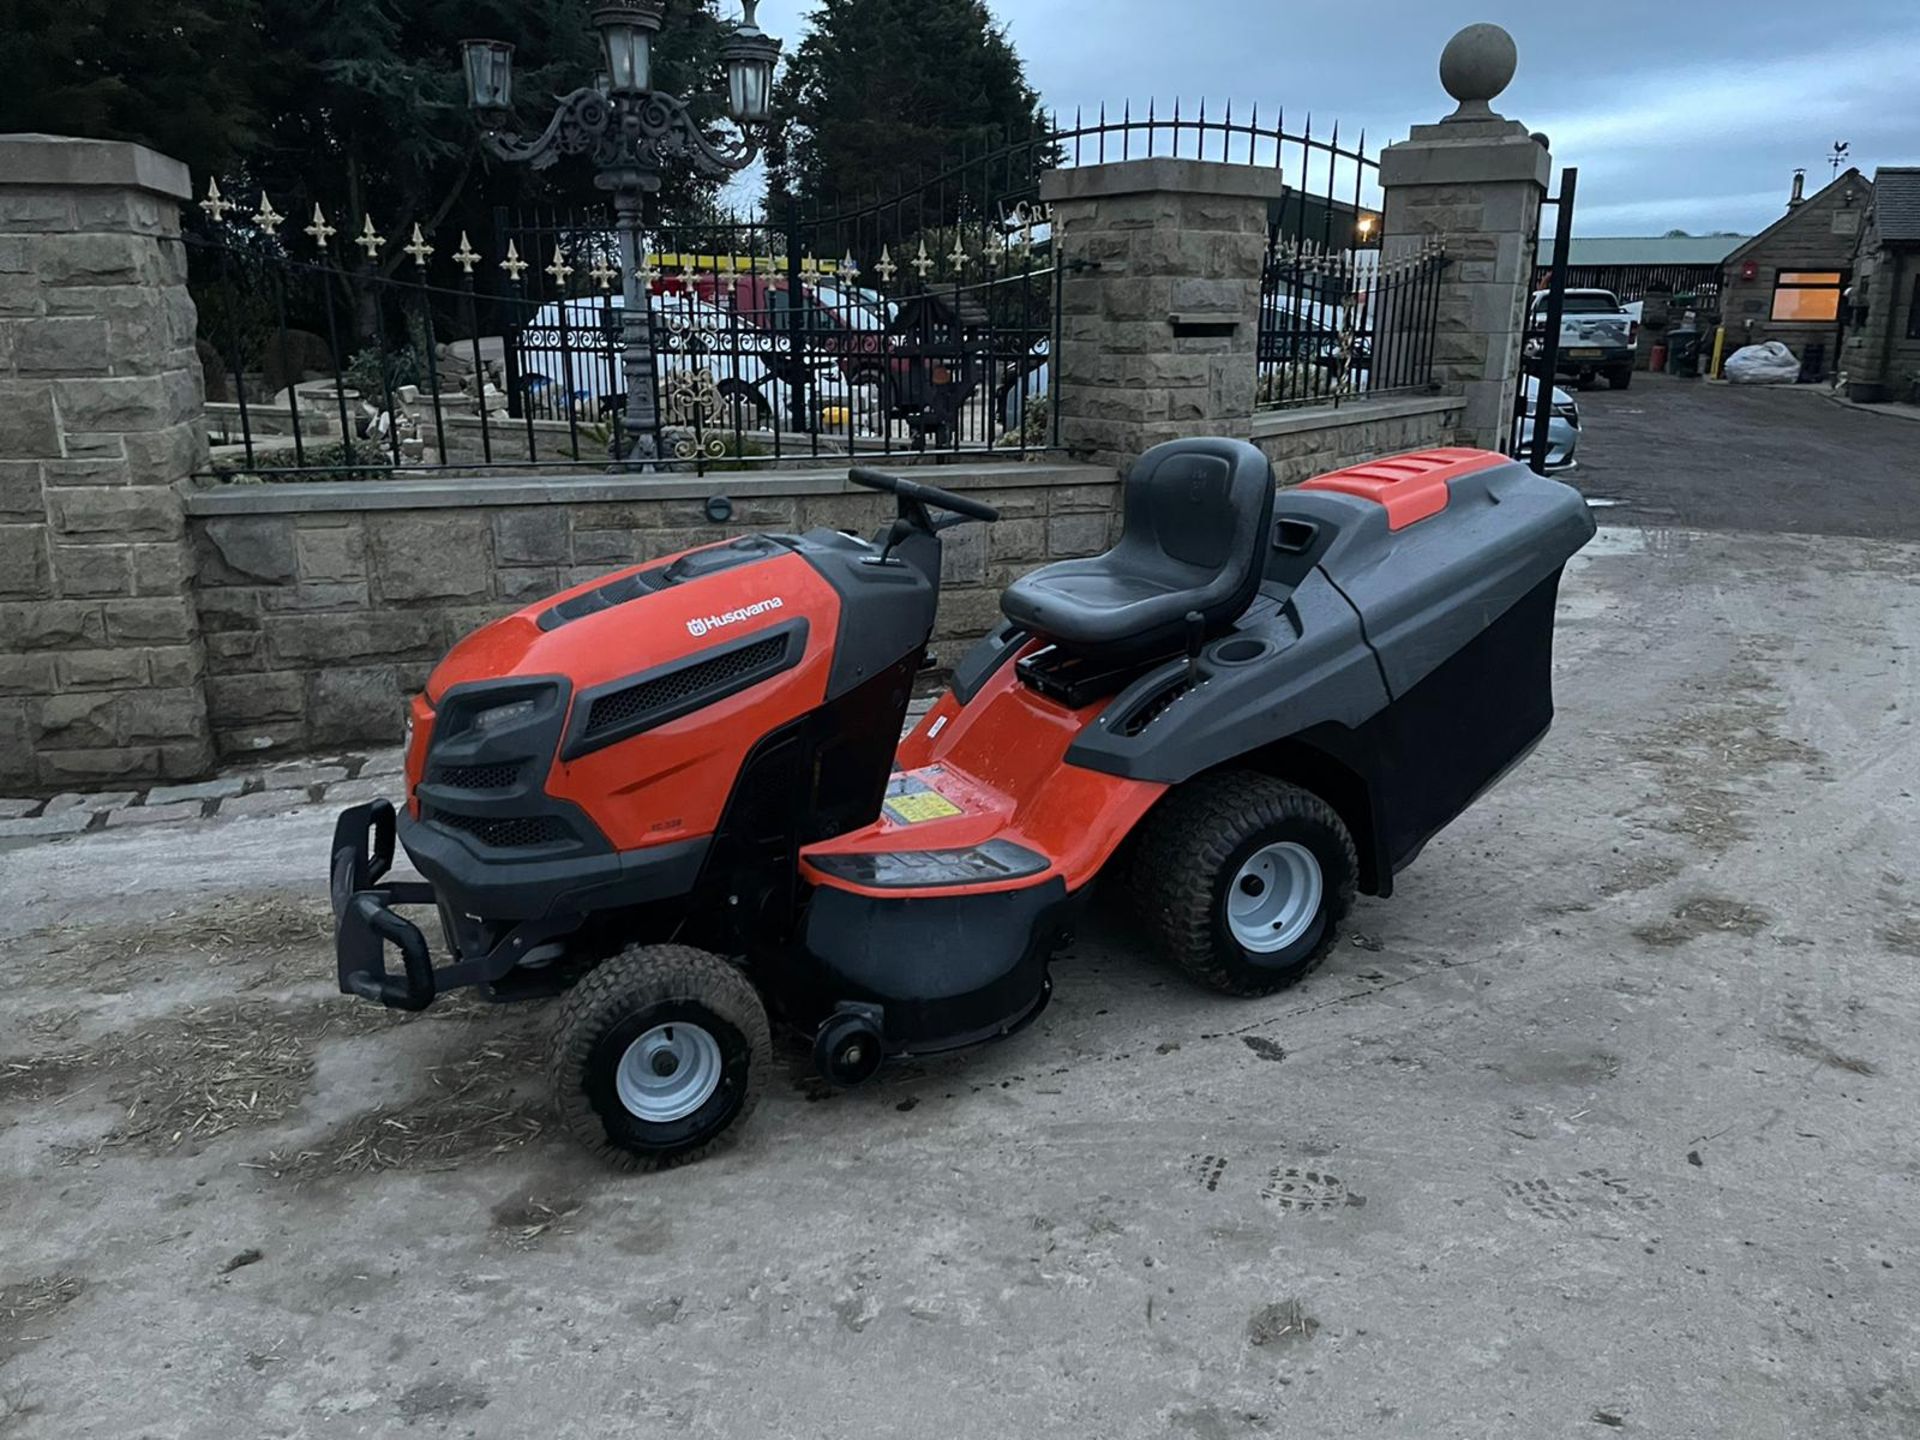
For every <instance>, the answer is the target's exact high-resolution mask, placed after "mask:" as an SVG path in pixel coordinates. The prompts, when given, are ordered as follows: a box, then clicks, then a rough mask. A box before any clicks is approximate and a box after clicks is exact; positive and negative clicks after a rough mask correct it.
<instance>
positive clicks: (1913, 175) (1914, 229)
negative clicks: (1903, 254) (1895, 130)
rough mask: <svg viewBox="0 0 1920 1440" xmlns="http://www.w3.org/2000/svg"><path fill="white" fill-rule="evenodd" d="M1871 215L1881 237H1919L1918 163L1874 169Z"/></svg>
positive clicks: (1907, 238) (1919, 179)
mask: <svg viewBox="0 0 1920 1440" xmlns="http://www.w3.org/2000/svg"><path fill="white" fill-rule="evenodd" d="M1873 214H1874V226H1875V228H1876V229H1878V230H1879V232H1880V238H1881V239H1882V240H1920V165H1882V166H1881V167H1880V168H1879V169H1878V170H1876V171H1874V172H1873Z"/></svg>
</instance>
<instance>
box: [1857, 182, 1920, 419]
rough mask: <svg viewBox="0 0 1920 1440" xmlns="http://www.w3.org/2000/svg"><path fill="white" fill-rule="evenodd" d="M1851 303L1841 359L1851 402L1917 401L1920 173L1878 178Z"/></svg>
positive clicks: (1862, 234) (1919, 371)
mask: <svg viewBox="0 0 1920 1440" xmlns="http://www.w3.org/2000/svg"><path fill="white" fill-rule="evenodd" d="M1848 302H1849V303H1848V306H1847V337H1846V342H1845V344H1844V345H1843V346H1842V349H1841V352H1840V368H1841V370H1842V371H1843V372H1844V373H1845V375H1846V377H1847V393H1848V396H1849V397H1850V398H1851V399H1854V400H1865V401H1884V400H1907V399H1912V398H1913V397H1914V392H1915V388H1916V386H1920V166H1914V165H1902V166H1887V165H1883V166H1881V167H1880V168H1879V169H1878V170H1876V171H1874V172H1873V200H1872V203H1871V204H1870V205H1869V206H1868V207H1867V218H1866V222H1865V224H1864V225H1862V227H1861V230H1860V239H1859V245H1858V248H1857V249H1856V250H1855V252H1854V257H1853V288H1852V290H1851V292H1850V293H1849V295H1848Z"/></svg>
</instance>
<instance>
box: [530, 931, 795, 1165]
mask: <svg viewBox="0 0 1920 1440" xmlns="http://www.w3.org/2000/svg"><path fill="white" fill-rule="evenodd" d="M772 1064H773V1053H772V1041H771V1038H770V1036H769V1033H768V1027H767V1011H766V1006H765V1005H763V1004H762V1003H761V1000H760V996H759V993H758V992H757V991H755V989H754V988H753V984H752V982H751V981H749V980H748V979H747V977H746V976H745V975H744V974H743V973H741V971H740V970H739V969H738V968H737V967H735V966H733V965H730V964H728V963H727V962H726V961H725V960H723V959H721V958H720V957H719V956H718V955H710V954H708V953H707V952H706V951H704V950H695V949H692V948H690V947H688V946H685V945H636V946H633V947H631V948H629V949H626V950H623V951H621V952H620V953H619V954H618V955H615V956H614V957H613V958H612V959H611V960H608V961H606V962H604V963H603V964H601V965H600V966H598V967H597V968H595V969H594V970H593V971H592V972H591V973H590V974H588V975H587V977H586V978H585V979H583V980H582V981H581V982H580V983H579V984H578V985H576V986H575V987H574V988H573V990H572V992H571V993H570V994H569V995H568V996H567V998H566V1000H565V1002H564V1003H563V1004H562V1005H561V1007H560V1015H559V1019H558V1021H557V1023H556V1025H555V1028H554V1034H553V1047H552V1055H551V1058H550V1060H549V1062H548V1078H549V1079H550V1081H551V1082H552V1086H553V1098H554V1106H555V1109H556V1110H557V1111H558V1112H559V1116H560V1123H561V1124H562V1125H564V1126H565V1127H566V1129H567V1131H568V1133H569V1134H571V1135H572V1136H573V1138H574V1139H576V1140H578V1141H579V1142H580V1143H581V1144H582V1145H584V1146H585V1147H586V1148H587V1149H588V1150H591V1151H592V1152H593V1153H594V1154H595V1155H597V1156H598V1157H599V1158H600V1159H602V1160H604V1161H606V1162H607V1163H608V1164H609V1165H612V1166H613V1167H614V1168H616V1169H619V1170H630V1171H645V1170H666V1169H670V1168H672V1167H673V1166H675V1165H684V1164H686V1163H688V1162H689V1161H692V1160H697V1159H699V1158H700V1157H701V1156H702V1155H705V1154H707V1153H708V1152H709V1151H710V1150H712V1149H714V1148H715V1147H716V1146H718V1145H719V1144H721V1143H722V1142H723V1141H724V1140H727V1139H730V1138H731V1135H732V1132H733V1130H734V1127H736V1126H737V1125H739V1123H740V1122H741V1121H743V1120H745V1119H746V1118H747V1116H748V1115H749V1114H751V1113H752V1111H753V1107H754V1104H755V1102H756V1101H758V1099H759V1097H760V1091H761V1090H762V1088H763V1086H764V1082H765V1079H766V1075H767V1072H768V1070H769V1069H771V1068H772Z"/></svg>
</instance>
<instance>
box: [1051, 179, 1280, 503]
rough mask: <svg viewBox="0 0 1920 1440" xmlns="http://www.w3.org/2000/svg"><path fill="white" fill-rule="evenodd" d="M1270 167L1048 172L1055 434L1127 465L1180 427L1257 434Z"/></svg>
mask: <svg viewBox="0 0 1920 1440" xmlns="http://www.w3.org/2000/svg"><path fill="white" fill-rule="evenodd" d="M1282 188H1283V187H1282V183H1281V174H1280V171H1279V170H1277V169H1269V168H1265V167H1261V166H1253V165H1225V164H1220V163H1218V162H1215V161H1204V160H1172V159H1165V158H1162V159H1151V160H1129V161H1121V162H1119V163H1117V164H1110V165H1086V166H1078V167H1075V168H1073V169H1070V170H1050V171H1048V172H1047V173H1046V174H1045V175H1044V176H1043V177H1041V182H1040V198H1041V199H1042V200H1044V201H1046V202H1047V203H1048V204H1049V205H1051V207H1052V217H1053V237H1054V253H1055V255H1056V256H1057V257H1058V261H1059V263H1060V264H1061V265H1062V266H1064V268H1065V273H1064V274H1063V276H1062V277H1061V283H1060V310H1061V318H1060V342H1059V353H1058V354H1057V355H1056V356H1055V357H1054V361H1053V367H1052V368H1053V377H1054V385H1055V386H1056V387H1057V389H1058V395H1059V404H1060V439H1061V443H1062V444H1063V445H1064V446H1065V447H1066V449H1067V451H1068V453H1069V454H1071V455H1072V456H1073V457H1074V458H1075V459H1080V460H1090V461H1094V462H1096V463H1099V464H1106V465H1114V466H1117V467H1120V468H1122V469H1124V468H1125V467H1126V466H1127V465H1129V464H1130V463H1132V461H1133V459H1134V457H1135V456H1137V455H1139V454H1140V452H1141V451H1143V450H1146V449H1148V448H1149V447H1151V446H1153V445H1157V444H1159V443H1160V442H1161V441H1162V440H1173V439H1177V438H1179V437H1181V436H1186V435H1229V436H1238V437H1240V438H1242V439H1245V438H1247V437H1249V436H1250V435H1251V434H1252V433H1253V428H1252V427H1253V395H1254V378H1255V377H1254V372H1255V369H1256V368H1257V367H1256V365H1255V350H1256V346H1257V344H1258V341H1259V331H1260V266H1261V260H1262V257H1263V255H1264V252H1265V248H1266V242H1267V211H1268V206H1269V204H1270V202H1273V201H1277V200H1278V199H1279V198H1280V196H1281V193H1282Z"/></svg>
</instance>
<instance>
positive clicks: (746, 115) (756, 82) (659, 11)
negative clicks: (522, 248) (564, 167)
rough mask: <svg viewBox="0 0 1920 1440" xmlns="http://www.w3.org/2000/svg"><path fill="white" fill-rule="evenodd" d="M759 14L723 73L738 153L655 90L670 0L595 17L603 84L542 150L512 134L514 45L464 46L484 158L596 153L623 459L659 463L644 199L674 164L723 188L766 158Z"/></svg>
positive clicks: (555, 124) (731, 49)
mask: <svg viewBox="0 0 1920 1440" xmlns="http://www.w3.org/2000/svg"><path fill="white" fill-rule="evenodd" d="M758 8H759V0H742V9H743V10H744V11H745V12H746V13H745V18H744V20H743V21H742V23H741V25H740V28H739V30H738V31H736V32H735V34H734V35H733V36H732V38H730V39H729V40H728V41H727V43H726V44H725V46H724V47H722V49H721V58H722V60H724V62H725V63H726V67H727V113H728V115H729V116H730V118H731V119H732V120H733V121H734V123H735V124H736V125H738V126H739V127H740V130H741V139H740V141H739V143H738V144H733V145H729V144H727V143H726V142H725V141H715V140H711V139H709V138H708V137H707V136H706V135H705V134H704V133H703V132H702V131H701V129H700V126H699V124H698V123H697V122H696V121H695V120H694V118H693V116H692V114H691V113H690V112H689V111H688V109H687V104H686V102H685V101H684V100H681V99H680V98H679V97H677V96H674V95H668V94H665V93H664V92H662V91H659V90H656V89H654V88H653V39H654V36H655V35H657V34H658V33H659V31H660V20H661V16H662V15H663V14H664V13H665V10H666V0H614V3H609V4H603V5H601V6H600V7H599V8H597V9H596V10H595V11H594V12H593V24H594V28H595V29H597V30H598V31H599V32H600V44H601V52H602V54H601V59H602V66H603V68H602V73H601V76H600V83H599V84H597V85H593V86H588V87H585V88H582V89H579V90H576V91H574V92H573V93H572V94H571V95H567V96H565V97H563V98H562V99H561V101H560V105H559V108H558V109H557V110H556V111H555V112H554V116H553V119H552V121H551V122H550V123H549V124H548V125H547V128H546V131H545V133H543V134H542V135H540V136H539V138H538V139H534V140H528V139H525V138H523V137H522V136H519V135H514V134H510V133H508V132H507V131H506V130H505V129H504V127H505V125H506V123H507V118H508V112H509V111H510V109H511V108H512V105H513V47H512V46H511V45H507V44H503V43H502V42H500V41H498V40H466V41H463V42H461V46H460V49H461V56H462V60H463V62H464V68H465V70H466V76H467V103H468V105H469V106H470V107H471V108H472V110H473V112H474V114H475V116H476V117H477V118H478V120H479V122H480V125H481V128H482V131H483V133H484V138H485V143H486V146H487V148H488V149H489V150H490V151H492V152H493V153H494V154H495V155H497V156H499V157H500V158H501V159H502V160H508V161H513V162H517V163H522V164H527V165H531V166H533V168H534V169H536V170H544V169H547V168H548V167H550V166H552V165H555V164H557V163H558V162H559V161H560V159H561V158H562V157H563V156H568V155H590V156H591V157H592V159H593V166H594V171H595V175H594V183H595V184H596V185H598V186H599V187H600V188H601V189H602V190H605V191H607V192H608V193H609V194H611V195H612V196H613V208H614V216H615V221H616V223H617V225H618V227H619V231H620V259H621V269H622V271H624V277H623V285H622V294H623V296H624V313H623V314H622V317H621V329H622V344H623V348H624V351H625V355H624V363H625V372H626V387H627V411H626V417H625V421H624V424H623V425H620V426H616V427H615V431H614V440H613V449H614V458H615V459H616V460H626V459H633V460H641V461H644V460H651V459H654V458H655V454H654V439H653V431H654V422H655V414H654V395H653V337H652V332H651V329H650V327H649V325H648V323H647V304H648V294H647V286H646V285H645V284H644V283H643V281H642V279H641V275H640V266H641V261H642V259H643V258H644V256H645V253H646V252H645V250H644V249H643V248H642V247H643V244H644V242H643V239H642V230H643V224H644V216H643V213H642V211H643V207H644V205H645V203H646V197H647V196H649V195H652V194H655V193H657V192H658V191H659V189H660V184H661V181H662V179H663V178H664V170H665V167H666V166H667V164H668V163H670V162H671V161H674V160H685V161H687V162H689V163H690V164H691V165H692V167H693V169H694V171H695V173H697V174H699V175H702V176H705V177H707V178H709V179H714V180H723V179H726V178H727V177H729V176H731V175H734V174H737V173H738V172H739V171H741V170H744V169H745V168H746V167H747V166H749V165H751V164H752V163H753V161H754V159H755V158H756V157H757V156H758V155H759V153H760V136H759V131H760V127H761V126H763V125H764V124H765V123H766V121H767V118H768V111H769V108H770V105H769V102H770V100H771V97H772V92H773V67H774V62H775V61H776V60H778V59H779V57H780V42H779V41H778V40H775V39H773V38H771V37H770V36H767V35H764V34H762V33H761V32H760V27H759V26H758V25H756V24H755V23H754V11H755V10H756V9H758ZM562 299H563V303H564V297H562ZM623 429H624V431H625V432H626V437H624V438H623V435H622V430H623Z"/></svg>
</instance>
